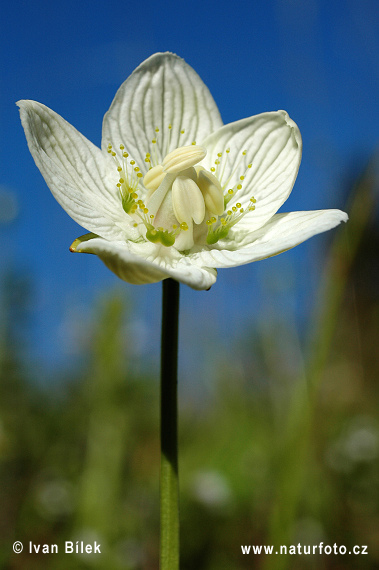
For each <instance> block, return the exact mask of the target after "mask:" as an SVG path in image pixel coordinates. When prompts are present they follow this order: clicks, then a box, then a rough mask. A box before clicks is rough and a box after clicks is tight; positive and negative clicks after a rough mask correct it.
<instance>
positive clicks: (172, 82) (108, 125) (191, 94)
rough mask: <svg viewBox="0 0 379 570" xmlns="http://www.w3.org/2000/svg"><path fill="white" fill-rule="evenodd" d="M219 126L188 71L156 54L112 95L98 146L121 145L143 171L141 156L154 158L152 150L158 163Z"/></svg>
mask: <svg viewBox="0 0 379 570" xmlns="http://www.w3.org/2000/svg"><path fill="white" fill-rule="evenodd" d="M169 125H172V129H171V130H169V128H168V127H169ZM221 125H222V120H221V117H220V113H219V111H218V109H217V106H216V103H215V102H214V100H213V97H212V95H211V94H210V92H209V90H208V88H207V87H206V85H205V84H204V83H203V81H202V80H201V79H200V77H199V76H198V75H197V73H196V72H195V71H194V70H193V69H192V67H190V66H189V65H187V64H186V62H185V61H184V60H183V59H181V58H180V57H178V56H176V55H174V54H172V53H157V54H155V55H153V56H151V57H149V59H147V60H146V61H144V62H143V63H142V64H141V65H140V66H139V67H137V69H136V70H135V71H134V72H133V73H132V75H131V76H130V77H129V78H128V79H127V80H126V81H125V82H124V83H123V84H122V85H121V87H120V89H119V90H118V91H117V93H116V96H115V98H114V100H113V103H112V105H111V107H110V109H109V111H108V112H107V114H106V115H105V117H104V123H103V140H102V146H103V148H106V146H107V145H108V144H109V143H112V144H113V145H114V146H118V145H119V144H124V145H125V147H126V148H127V150H128V152H129V153H130V154H131V155H132V156H133V158H134V159H135V160H136V161H137V164H138V166H139V167H140V168H141V170H144V169H145V170H146V163H145V155H146V153H147V152H149V153H152V156H154V154H153V151H152V147H153V146H154V151H156V152H157V158H158V160H157V162H162V160H163V158H164V157H165V155H166V154H167V153H168V152H170V151H172V150H174V149H175V148H177V147H179V146H183V145H188V144H191V143H192V142H193V141H197V142H198V143H201V141H202V140H203V139H205V137H206V136H208V135H209V134H210V133H212V132H213V131H215V130H216V129H218V128H219V127H221ZM156 128H159V133H156V132H155V129H156ZM181 129H184V130H185V133H184V135H180V130H181ZM169 137H171V138H170V142H169ZM153 138H156V139H157V144H155V145H152V143H151V141H152V139H153Z"/></svg>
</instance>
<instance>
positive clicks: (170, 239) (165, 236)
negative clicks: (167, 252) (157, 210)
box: [146, 227, 175, 247]
mask: <svg viewBox="0 0 379 570" xmlns="http://www.w3.org/2000/svg"><path fill="white" fill-rule="evenodd" d="M146 239H147V240H149V241H151V242H152V243H161V244H162V245H164V246H165V247H170V246H171V245H174V243H175V235H174V234H172V233H171V232H169V231H167V230H156V229H155V228H154V227H152V228H151V229H148V230H147V232H146Z"/></svg>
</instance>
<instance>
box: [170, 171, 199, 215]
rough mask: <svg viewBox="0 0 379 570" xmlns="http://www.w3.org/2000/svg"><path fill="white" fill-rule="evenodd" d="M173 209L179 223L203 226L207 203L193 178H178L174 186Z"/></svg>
mask: <svg viewBox="0 0 379 570" xmlns="http://www.w3.org/2000/svg"><path fill="white" fill-rule="evenodd" d="M172 208H173V210H174V214H175V217H176V219H177V220H178V222H179V223H182V222H186V224H188V225H189V224H190V223H192V220H193V221H194V222H195V224H201V222H202V221H203V220H204V216H205V203H204V198H203V195H202V193H201V191H200V188H199V187H198V185H197V184H196V182H194V181H193V180H192V179H191V178H187V177H186V176H177V177H176V178H175V180H174V182H173V185H172Z"/></svg>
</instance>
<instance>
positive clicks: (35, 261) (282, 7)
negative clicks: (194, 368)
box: [0, 0, 379, 367]
mask: <svg viewBox="0 0 379 570" xmlns="http://www.w3.org/2000/svg"><path fill="white" fill-rule="evenodd" d="M0 21H1V22H2V24H1V25H2V33H1V35H0V44H1V45H0V63H1V75H2V80H1V88H0V129H1V135H2V136H1V154H0V161H1V162H0V174H1V179H0V207H1V204H2V203H4V201H5V197H6V196H9V195H11V196H12V197H13V198H15V199H16V201H17V206H18V215H17V217H16V219H15V220H14V221H13V223H3V224H1V225H0V234H1V240H2V248H1V251H0V263H1V273H4V271H5V270H6V269H7V268H9V267H18V268H19V269H20V270H23V271H25V272H26V273H28V274H30V275H31V276H32V278H33V281H34V282H35V285H34V317H35V322H36V325H35V329H34V334H33V338H32V339H30V342H31V345H32V347H33V350H34V352H35V355H36V357H37V358H40V359H42V361H43V362H45V363H46V366H47V367H48V366H49V365H50V364H51V363H56V362H61V361H63V360H65V359H66V358H67V355H69V354H70V351H69V349H70V346H69V342H68V341H67V338H68V336H69V335H68V333H67V331H70V330H72V329H71V325H72V326H73V323H77V322H78V321H79V322H80V321H83V320H84V321H85V320H86V319H87V318H89V307H90V306H91V304H92V302H93V300H94V299H96V298H97V296H98V295H99V294H100V293H101V292H102V291H104V290H105V289H106V288H107V287H112V286H115V285H116V284H117V278H116V277H115V276H113V274H111V273H110V272H109V271H108V270H107V269H106V268H105V267H104V266H103V265H102V263H101V262H100V261H99V260H98V259H96V258H95V257H94V256H85V255H73V254H70V253H69V251H68V246H69V245H70V243H71V242H72V241H73V239H74V238H75V237H77V236H78V235H81V234H82V233H83V231H82V229H81V228H80V227H79V226H77V224H76V223H75V222H73V221H72V220H71V219H70V218H69V217H68V216H67V214H65V212H64V211H63V210H62V209H61V208H60V206H59V205H58V204H57V203H56V202H55V200H54V199H53V197H52V196H51V195H50V193H49V190H48V189H47V187H46V185H45V182H44V180H43V179H42V177H41V175H40V173H39V172H38V170H37V168H36V167H35V165H34V162H33V160H32V158H31V156H30V154H29V151H28V149H27V145H26V141H25V138H24V134H23V131H22V128H21V125H20V123H19V118H18V110H17V108H16V106H15V102H16V101H17V100H18V99H35V100H37V101H40V102H42V103H44V104H46V105H47V106H49V107H51V108H52V109H54V110H55V111H56V112H58V113H60V114H61V115H62V116H63V117H64V118H65V119H67V120H68V121H69V122H71V123H72V124H73V125H74V126H75V127H76V128H77V129H78V130H80V131H81V132H82V133H83V134H85V135H86V136H87V137H88V138H89V139H90V140H91V141H93V142H94V143H95V144H98V145H99V144H100V136H101V122H102V118H103V115H104V113H105V112H106V110H107V109H108V107H109V105H110V103H111V101H112V99H113V96H114V94H115V92H116V90H117V88H118V87H119V85H120V84H121V83H122V82H123V81H124V80H125V79H126V78H127V76H128V75H129V74H130V73H131V72H132V71H133V69H134V68H135V67H136V66H137V65H138V64H139V63H140V62H141V61H143V60H144V59H145V58H146V57H148V56H149V55H151V54H152V53H154V52H157V51H167V50H168V51H173V52H175V53H177V54H179V55H180V56H182V57H184V59H185V60H186V61H187V62H188V63H189V64H190V65H192V66H193V67H194V68H195V69H196V71H197V72H198V73H199V75H200V76H201V77H202V79H203V80H204V81H205V83H206V84H207V85H208V87H209V89H210V90H211V93H212V94H213V96H214V98H215V100H216V102H217V104H218V106H219V108H220V111H221V115H222V117H223V120H224V122H225V123H227V122H230V121H234V120H237V119H240V118H243V117H246V116H250V115H254V114H257V113H261V112H263V111H272V110H277V109H285V110H286V111H288V112H289V114H290V116H291V117H292V118H293V119H294V120H295V121H296V122H297V124H298V125H299V127H300V130H301V132H302V136H303V143H304V153H303V161H302V165H301V167H300V173H299V176H298V180H297V182H296V184H295V187H294V190H293V192H292V195H291V196H290V198H289V200H288V202H287V203H286V205H285V207H283V208H282V210H283V211H285V210H302V209H319V208H335V207H337V208H343V206H344V195H343V182H344V181H345V179H346V176H347V175H348V174H349V173H350V172H351V169H352V168H353V167H354V165H357V166H359V165H363V164H364V161H365V160H366V159H367V158H368V157H369V156H370V154H371V153H372V152H373V150H374V149H375V148H376V146H377V143H378V133H379V128H378V127H379V116H378V114H379V113H378V101H377V96H378V92H379V57H378V56H379V34H378V22H379V7H378V3H377V2H376V1H375V0H363V1H361V2H359V3H357V2H356V1H354V0H340V1H338V0H337V1H335V2H330V1H323V0H322V1H321V0H286V1H285V0H277V1H275V0H268V1H265V2H264V1H262V2H238V1H235V2H225V1H224V0H221V1H218V2H213V1H211V2H199V1H193V2H181V1H177V2H173V1H168V2H164V3H157V2H151V1H150V0H147V1H144V2H136V3H131V2H127V1H124V2H122V3H121V2H112V3H106V2H103V1H102V2H99V1H97V0H94V1H91V2H89V1H86V0H84V1H82V2H73V1H71V0H69V1H67V2H65V3H50V2H47V1H41V0H35V1H34V2H33V3H31V2H27V1H23V2H22V1H20V0H15V1H13V2H7V3H3V4H2V8H1V9H0ZM3 216H5V214H3ZM1 219H2V218H1V216H0V221H1ZM327 239H328V236H319V237H316V238H313V239H312V240H311V241H310V242H308V243H307V244H303V245H302V246H300V247H298V248H296V250H293V251H291V252H288V253H286V254H284V255H282V256H279V257H277V258H273V259H271V260H267V261H264V262H260V263H256V264H253V265H249V266H245V267H241V268H236V269H232V270H223V271H221V272H220V273H219V279H218V281H217V283H216V285H215V286H214V287H213V288H212V290H211V291H210V292H201V293H199V292H195V291H192V290H190V289H189V288H187V287H182V330H183V332H182V336H183V339H184V342H185V343H187V344H186V346H188V347H192V344H191V343H192V339H193V337H194V336H197V338H199V339H200V341H201V340H202V339H204V340H205V339H208V340H211V341H213V343H215V344H217V341H218V339H219V338H222V339H223V340H224V341H228V339H231V340H232V339H233V338H234V335H235V334H237V333H240V332H241V331H242V330H243V329H244V327H247V326H250V323H251V322H254V320H255V319H258V318H259V317H260V316H261V315H262V311H263V309H262V306H266V305H272V306H274V307H275V306H276V307H277V308H278V310H279V311H281V310H283V311H287V310H289V309H288V307H289V308H290V310H292V309H296V310H298V312H300V313H301V314H303V313H305V314H306V313H307V311H308V310H309V308H310V307H311V305H312V294H313V292H314V288H315V283H316V281H317V279H318V276H319V273H320V270H321V268H322V265H323V260H324V258H323V249H324V245H325V243H327ZM274 283H275V284H276V285H277V286H276V290H274V289H275V287H273V284H274ZM125 287H126V288H127V291H128V293H129V296H130V299H131V303H132V306H133V310H132V319H133V320H134V322H135V326H136V328H137V329H138V330H141V329H143V330H146V326H147V333H148V336H147V337H146V338H147V339H148V345H154V346H156V345H157V343H158V341H159V319H160V294H161V287H160V285H159V284H158V285H150V286H145V287H136V286H131V285H125ZM194 307H195V308H196V309H200V310H199V311H197V310H194ZM193 333H195V335H194V334H193ZM62 339H63V340H62ZM200 344H201V342H200ZM71 349H72V346H71ZM198 353H199V361H201V360H202V356H201V349H198ZM203 356H204V355H203ZM183 358H184V359H185V355H184V357H183Z"/></svg>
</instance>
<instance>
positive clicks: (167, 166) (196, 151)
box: [162, 145, 207, 174]
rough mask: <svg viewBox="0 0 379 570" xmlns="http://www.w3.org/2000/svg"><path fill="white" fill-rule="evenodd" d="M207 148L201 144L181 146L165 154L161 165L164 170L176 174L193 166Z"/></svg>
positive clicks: (201, 157) (202, 156) (204, 154)
mask: <svg viewBox="0 0 379 570" xmlns="http://www.w3.org/2000/svg"><path fill="white" fill-rule="evenodd" d="M206 154H207V150H206V149H205V148H204V147H202V146H196V145H189V146H181V147H179V148H177V149H175V150H173V151H172V152H170V153H169V154H168V155H167V156H165V158H164V160H163V162H162V166H163V170H164V171H165V172H169V173H171V174H177V173H178V172H181V171H182V170H185V169H186V168H189V167H190V166H195V164H197V163H198V162H200V161H201V160H203V158H204V157H205V156H206Z"/></svg>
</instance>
